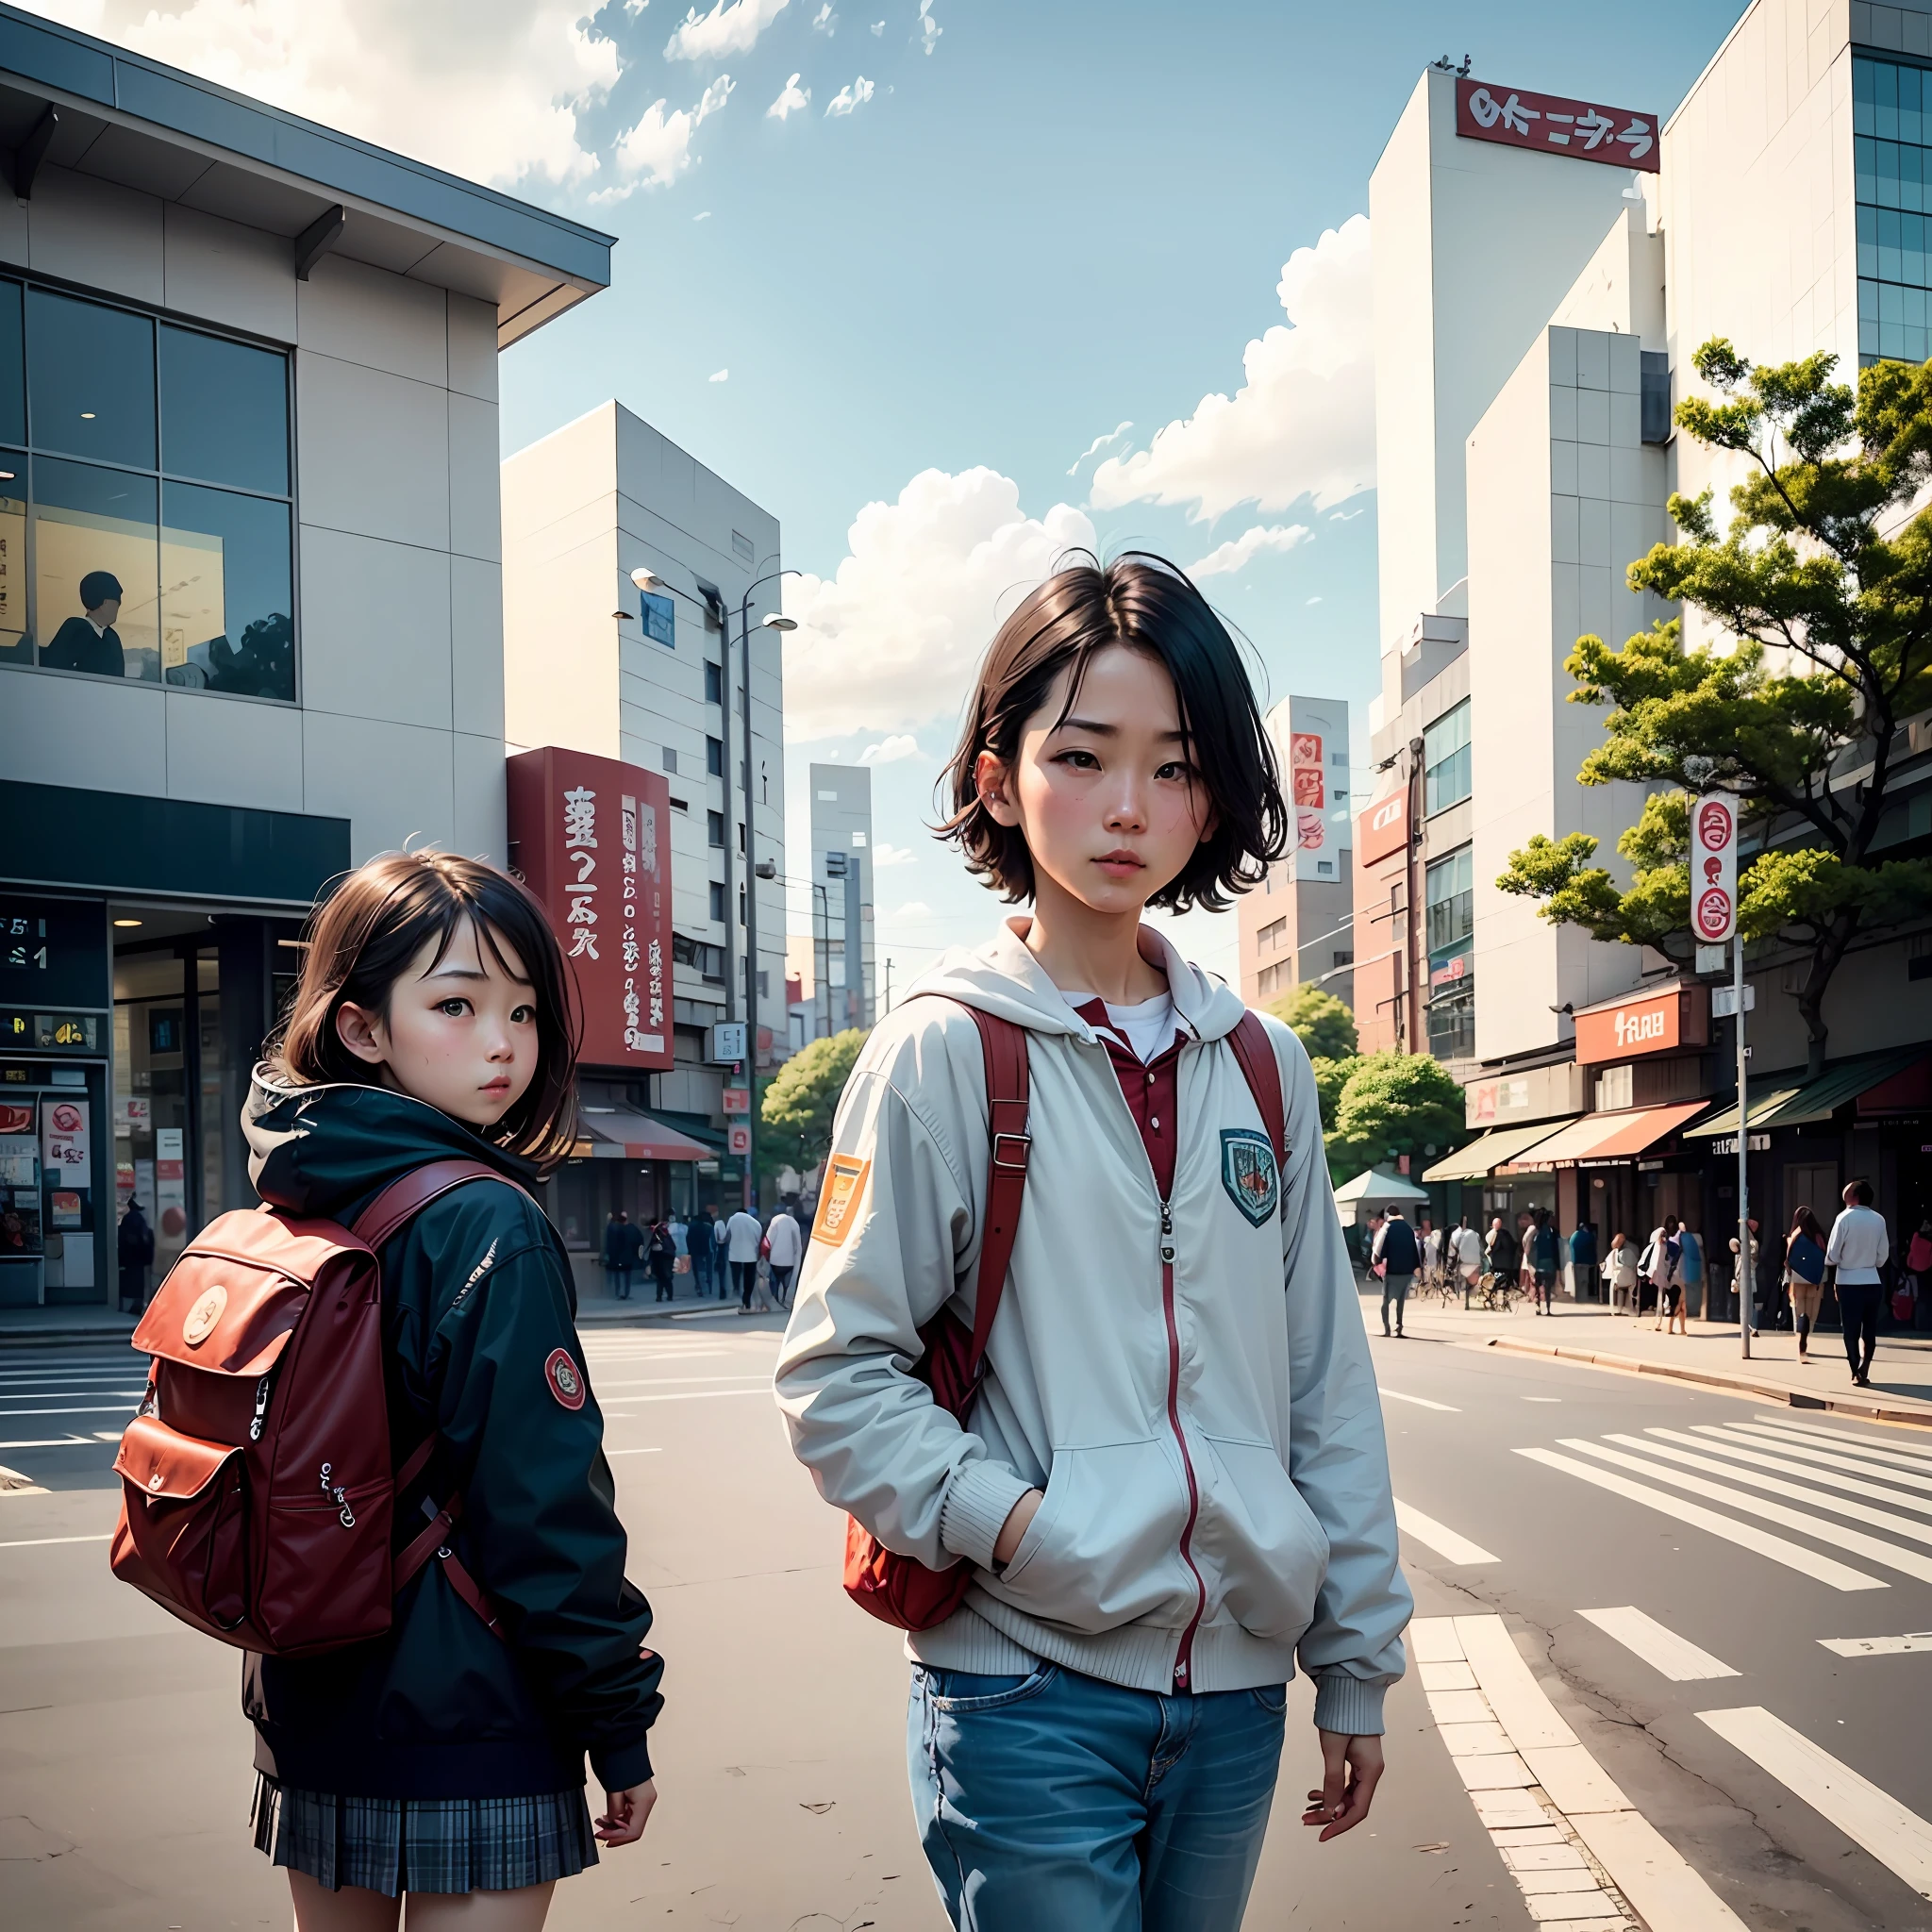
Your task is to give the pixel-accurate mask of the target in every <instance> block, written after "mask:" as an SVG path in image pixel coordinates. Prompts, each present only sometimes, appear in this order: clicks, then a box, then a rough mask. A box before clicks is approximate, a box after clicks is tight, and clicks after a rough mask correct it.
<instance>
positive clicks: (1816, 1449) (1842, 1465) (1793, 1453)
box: [1731, 1423, 1932, 1495]
mask: <svg viewBox="0 0 1932 1932" xmlns="http://www.w3.org/2000/svg"><path fill="white" fill-rule="evenodd" d="M1731 1426H1732V1428H1733V1429H1734V1430H1735V1431H1736V1432H1737V1433H1738V1434H1739V1435H1740V1437H1741V1438H1742V1439H1743V1440H1744V1441H1750V1442H1757V1443H1760V1444H1762V1445H1763V1446H1764V1447H1765V1448H1767V1449H1772V1448H1775V1449H1776V1450H1777V1451H1778V1452H1779V1453H1780V1454H1781V1455H1784V1456H1790V1457H1796V1458H1797V1459H1798V1460H1799V1461H1801V1462H1819V1463H1823V1464H1824V1466H1825V1467H1826V1468H1827V1469H1842V1470H1848V1471H1850V1473H1851V1474H1854V1475H1871V1476H1882V1477H1883V1478H1884V1479H1885V1481H1887V1482H1889V1483H1898V1484H1900V1485H1902V1486H1903V1487H1904V1488H1906V1489H1908V1490H1923V1491H1925V1493H1926V1494H1927V1495H1932V1475H1920V1474H1917V1473H1916V1471H1915V1470H1914V1469H1904V1468H1901V1467H1899V1466H1898V1465H1896V1464H1894V1463H1890V1462H1878V1461H1874V1459H1873V1458H1872V1457H1867V1456H1848V1455H1846V1454H1845V1453H1844V1452H1843V1451H1842V1450H1839V1449H1827V1448H1825V1447H1824V1445H1823V1444H1822V1443H1820V1442H1817V1441H1814V1440H1813V1439H1812V1438H1811V1437H1809V1436H1801V1435H1798V1434H1796V1433H1795V1432H1793V1431H1790V1430H1787V1429H1776V1428H1771V1427H1768V1426H1766V1425H1765V1424H1762V1423H1734V1424H1732V1425H1731Z"/></svg>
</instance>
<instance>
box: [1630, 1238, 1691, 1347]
mask: <svg viewBox="0 0 1932 1932" xmlns="http://www.w3.org/2000/svg"><path fill="white" fill-rule="evenodd" d="M1641 1273H1642V1277H1643V1279H1642V1282H1641V1287H1642V1288H1643V1289H1644V1290H1645V1291H1647V1292H1645V1293H1644V1295H1643V1298H1642V1300H1641V1302H1640V1304H1639V1305H1638V1310H1637V1312H1638V1313H1639V1314H1640V1315H1641V1314H1649V1313H1655V1315H1656V1317H1657V1320H1656V1321H1655V1322H1653V1323H1652V1324H1651V1325H1652V1327H1654V1328H1658V1329H1661V1328H1662V1327H1663V1325H1664V1315H1665V1313H1666V1310H1667V1308H1668V1307H1669V1305H1670V1299H1671V1291H1672V1290H1673V1289H1674V1288H1676V1289H1677V1292H1678V1293H1679V1294H1681V1293H1682V1292H1683V1291H1682V1289H1681V1288H1677V1217H1676V1216H1675V1215H1674V1214H1666V1215H1665V1216H1664V1218H1663V1221H1662V1223H1661V1224H1659V1225H1658V1226H1657V1227H1654V1228H1652V1229H1651V1231H1650V1241H1649V1242H1648V1243H1647V1244H1646V1245H1645V1247H1644V1250H1643V1266H1642V1270H1641Z"/></svg>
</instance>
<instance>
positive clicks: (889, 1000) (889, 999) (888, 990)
mask: <svg viewBox="0 0 1932 1932" xmlns="http://www.w3.org/2000/svg"><path fill="white" fill-rule="evenodd" d="M891 1010H892V962H891V959H890V958H889V959H888V960H887V961H886V1011H887V1012H889V1013H890V1012H891Z"/></svg>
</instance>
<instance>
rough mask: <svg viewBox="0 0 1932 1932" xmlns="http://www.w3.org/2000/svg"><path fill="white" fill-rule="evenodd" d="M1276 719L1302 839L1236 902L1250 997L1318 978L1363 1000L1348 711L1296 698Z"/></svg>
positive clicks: (1271, 719)
mask: <svg viewBox="0 0 1932 1932" xmlns="http://www.w3.org/2000/svg"><path fill="white" fill-rule="evenodd" d="M1266 722H1267V726H1268V735H1269V737H1270V739H1271V740H1273V741H1274V755H1275V757H1276V758H1277V759H1279V761H1280V767H1281V776H1282V787H1283V790H1284V791H1287V793H1288V794H1289V799H1290V803H1291V806H1292V808H1293V810H1294V814H1295V835H1296V843H1295V847H1294V849H1293V850H1292V851H1291V852H1290V854H1289V855H1288V857H1287V858H1284V859H1282V860H1281V861H1280V862H1279V863H1277V864H1275V865H1273V866H1271V867H1269V869H1268V876H1267V877H1266V878H1265V879H1264V880H1263V881H1262V882H1261V884H1260V885H1259V886H1258V887H1257V889H1256V890H1255V891H1251V892H1245V893H1243V894H1242V895H1241V898H1239V899H1237V900H1236V901H1235V916H1236V920H1237V924H1238V926H1239V930H1240V948H1241V951H1240V961H1241V965H1240V971H1241V997H1242V998H1243V999H1244V1000H1246V1001H1247V1002H1248V1004H1249V1005H1250V1006H1265V1005H1266V1004H1267V1003H1268V1002H1269V1001H1270V1000H1275V999H1279V998H1280V997H1281V996H1282V994H1284V993H1285V992H1288V991H1291V989H1292V988H1294V987H1296V986H1299V985H1301V984H1303V983H1304V982H1309V983H1312V984H1314V985H1317V986H1320V987H1321V988H1322V989H1323V990H1324V991H1326V992H1332V993H1333V994H1334V995H1335V996H1336V997H1337V998H1338V999H1340V1000H1343V1001H1347V1002H1349V1003H1350V1004H1353V995H1354V979H1353V970H1352V969H1353V965H1354V959H1355V939H1354V935H1353V929H1352V925H1351V912H1352V908H1353V905H1354V896H1355V866H1354V859H1353V855H1352V853H1351V851H1350V846H1351V843H1352V841H1353V824H1354V822H1353V820H1352V818H1351V817H1350V814H1349V809H1348V797H1349V790H1348V788H1349V765H1348V707H1347V705H1346V704H1344V703H1343V702H1342V701H1341V699H1339V698H1297V697H1289V698H1284V699H1282V701H1281V702H1280V703H1279V704H1278V705H1276V706H1275V707H1274V709H1272V710H1271V711H1270V712H1269V713H1268V717H1267V721H1266Z"/></svg>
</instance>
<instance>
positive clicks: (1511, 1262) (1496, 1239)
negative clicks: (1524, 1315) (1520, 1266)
mask: <svg viewBox="0 0 1932 1932" xmlns="http://www.w3.org/2000/svg"><path fill="white" fill-rule="evenodd" d="M1518 1253H1519V1250H1518V1247H1517V1241H1516V1237H1515V1236H1514V1235H1513V1234H1511V1233H1510V1232H1509V1229H1508V1227H1507V1225H1506V1224H1505V1223H1504V1220H1503V1217H1502V1216H1501V1215H1500V1214H1499V1215H1497V1216H1496V1218H1495V1219H1494V1220H1493V1221H1491V1223H1490V1237H1489V1240H1488V1241H1485V1242H1484V1244H1483V1258H1484V1259H1485V1260H1486V1261H1488V1263H1489V1264H1490V1273H1491V1274H1492V1275H1493V1276H1494V1277H1495V1278H1496V1280H1497V1281H1498V1282H1499V1283H1501V1284H1503V1285H1505V1286H1509V1287H1513V1286H1514V1285H1515V1282H1516V1266H1517V1258H1518Z"/></svg>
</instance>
